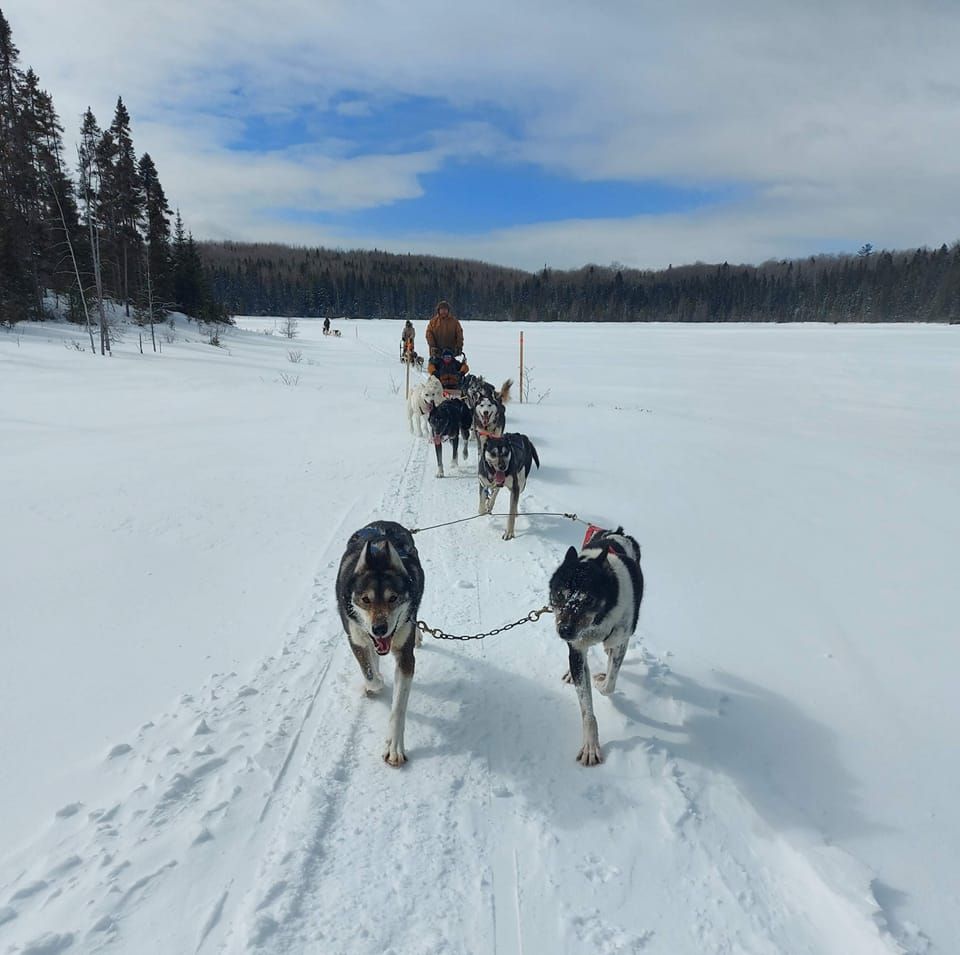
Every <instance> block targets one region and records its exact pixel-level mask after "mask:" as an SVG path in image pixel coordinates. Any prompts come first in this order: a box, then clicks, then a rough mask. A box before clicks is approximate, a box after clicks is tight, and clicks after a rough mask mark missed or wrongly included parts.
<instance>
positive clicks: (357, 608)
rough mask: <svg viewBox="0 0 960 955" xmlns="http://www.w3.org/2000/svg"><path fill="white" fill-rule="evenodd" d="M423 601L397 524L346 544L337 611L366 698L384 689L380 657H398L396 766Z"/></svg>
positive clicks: (390, 757) (391, 755) (405, 535)
mask: <svg viewBox="0 0 960 955" xmlns="http://www.w3.org/2000/svg"><path fill="white" fill-rule="evenodd" d="M422 598H423V568H422V567H421V566H420V558H419V556H418V555H417V548H416V547H415V546H414V543H413V536H412V535H411V534H410V532H409V531H408V530H407V529H406V528H405V527H403V526H402V525H400V524H396V523H394V522H393V521H374V522H373V523H372V524H367V526H366V527H361V528H360V530H358V531H357V532H356V533H355V534H354V535H353V536H352V537H351V538H350V540H348V541H347V548H346V550H345V551H344V554H343V557H342V559H341V560H340V570H339V571H338V572H337V609H338V610H339V611H340V620H341V621H342V623H343V629H344V630H346V632H347V639H348V640H349V641H350V649H351V650H352V651H353V655H354V656H355V657H356V658H357V663H359V664H360V672H361V673H362V674H363V681H364V687H363V688H364V690H365V692H366V693H367V694H369V695H372V694H374V693H379V692H380V690H382V689H383V679H382V678H381V676H380V664H379V661H378V657H382V656H386V655H387V654H388V653H393V655H394V657H395V658H396V661H397V667H396V671H395V672H394V676H393V706H392V707H391V709H390V721H389V723H388V724H387V727H388V728H387V742H386V748H385V749H384V752H383V758H384V759H385V760H386V761H387V762H388V763H389V764H390V765H391V766H402V765H403V764H404V763H405V762H406V761H407V755H406V753H405V752H404V748H403V728H404V723H405V721H406V715H407V699H408V697H409V696H410V685H411V683H412V682H413V669H414V659H413V650H414V646H415V644H416V642H417V641H416V639H415V632H416V620H417V611H418V610H419V609H420V601H421V599H422Z"/></svg>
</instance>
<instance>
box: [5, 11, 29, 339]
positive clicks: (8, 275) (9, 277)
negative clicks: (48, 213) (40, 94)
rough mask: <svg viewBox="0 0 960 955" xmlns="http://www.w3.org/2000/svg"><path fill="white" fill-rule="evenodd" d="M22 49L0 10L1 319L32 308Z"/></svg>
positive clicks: (19, 315)
mask: <svg viewBox="0 0 960 955" xmlns="http://www.w3.org/2000/svg"><path fill="white" fill-rule="evenodd" d="M19 57H20V51H19V50H18V49H17V48H16V46H15V45H14V43H13V34H12V31H11V30H10V24H9V23H8V22H7V20H6V18H5V17H4V15H3V11H2V10H0V321H3V322H6V323H9V324H13V323H14V322H16V321H19V320H20V319H21V318H23V317H24V316H25V315H26V314H27V313H28V312H29V310H30V303H31V282H30V270H29V262H30V252H29V228H28V224H27V216H26V203H25V201H24V199H25V196H26V194H27V190H26V170H27V165H28V162H27V160H28V157H27V151H26V146H25V142H24V137H23V128H22V124H21V121H20V111H19V104H18V90H19V88H20V86H21V83H22V79H23V74H22V72H21V71H20V70H19V68H18V67H17V62H18V60H19Z"/></svg>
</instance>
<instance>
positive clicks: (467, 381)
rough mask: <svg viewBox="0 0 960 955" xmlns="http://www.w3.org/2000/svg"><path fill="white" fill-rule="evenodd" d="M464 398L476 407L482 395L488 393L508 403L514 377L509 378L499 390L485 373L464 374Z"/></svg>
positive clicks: (503, 402) (502, 402) (491, 396)
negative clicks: (488, 379)
mask: <svg viewBox="0 0 960 955" xmlns="http://www.w3.org/2000/svg"><path fill="white" fill-rule="evenodd" d="M461 387H462V390H463V398H464V401H466V402H467V404H468V405H469V406H470V407H471V408H474V407H476V404H477V402H478V401H479V400H480V398H481V397H483V396H484V395H486V396H487V397H488V398H493V399H494V400H496V401H499V402H500V403H501V404H506V403H507V402H508V401H509V400H510V389H511V388H512V387H513V379H512V378H508V379H507V380H506V381H505V382H504V383H503V384H502V385H501V386H500V389H499V391H498V390H497V388H496V387H494V385H493V383H492V382H489V381H486V380H484V377H483V375H464V376H463V382H462V386H461Z"/></svg>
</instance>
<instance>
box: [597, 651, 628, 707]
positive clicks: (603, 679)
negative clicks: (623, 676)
mask: <svg viewBox="0 0 960 955" xmlns="http://www.w3.org/2000/svg"><path fill="white" fill-rule="evenodd" d="M629 642H630V638H629V637H623V638H622V640H620V642H615V643H612V644H611V645H610V646H607V645H606V641H604V649H605V650H606V651H607V672H606V673H597V674H596V675H595V676H594V678H593V685H594V686H595V687H596V688H597V689H598V690H599V691H600V692H601V693H602V694H603V695H604V696H610V695H611V694H612V693H613V691H614V690H615V689H616V688H617V674H618V673H619V672H620V664H622V663H623V658H624V657H625V656H626V655H627V644H628V643H629Z"/></svg>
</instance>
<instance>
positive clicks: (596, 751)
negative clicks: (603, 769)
mask: <svg viewBox="0 0 960 955" xmlns="http://www.w3.org/2000/svg"><path fill="white" fill-rule="evenodd" d="M577 762H578V763H580V765H581V766H599V765H600V764H601V763H602V762H603V753H602V752H600V744H599V743H598V742H597V741H596V740H587V741H586V742H585V743H584V744H583V746H581V747H580V752H579V753H577Z"/></svg>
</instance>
